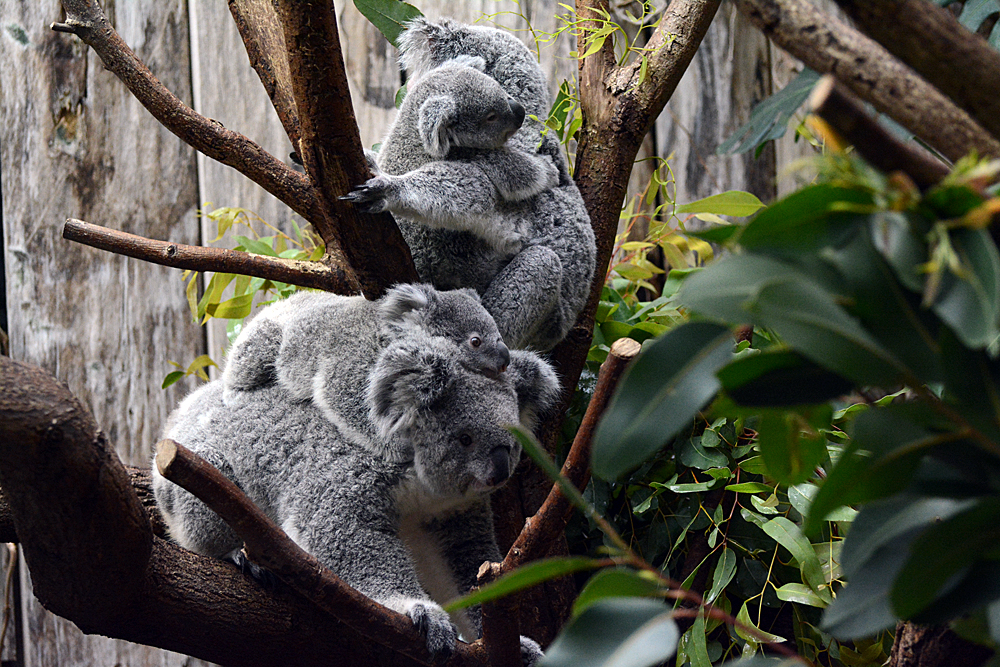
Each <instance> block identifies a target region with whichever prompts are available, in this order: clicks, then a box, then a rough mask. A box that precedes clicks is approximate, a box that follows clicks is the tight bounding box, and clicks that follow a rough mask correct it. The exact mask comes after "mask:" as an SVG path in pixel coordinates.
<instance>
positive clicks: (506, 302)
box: [347, 19, 596, 351]
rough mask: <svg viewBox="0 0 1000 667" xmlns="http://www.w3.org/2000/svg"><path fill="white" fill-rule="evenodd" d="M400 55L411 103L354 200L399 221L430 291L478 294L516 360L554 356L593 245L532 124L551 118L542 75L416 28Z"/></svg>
mask: <svg viewBox="0 0 1000 667" xmlns="http://www.w3.org/2000/svg"><path fill="white" fill-rule="evenodd" d="M399 43H400V53H401V55H400V61H401V63H402V65H403V67H404V68H405V69H406V70H407V74H408V76H409V84H408V89H409V90H408V93H407V96H406V99H405V100H404V102H403V105H402V106H401V107H400V110H399V113H398V115H397V117H396V120H395V122H394V123H393V125H392V127H391V129H390V131H389V133H388V135H387V136H386V138H385V140H384V141H383V142H382V147H381V150H380V151H379V153H378V155H377V156H374V160H375V162H376V164H377V167H378V173H377V175H376V176H375V177H374V178H372V179H370V180H369V181H367V182H366V183H365V184H363V185H362V186H361V187H360V188H358V189H356V190H355V191H354V192H352V193H351V194H349V195H347V199H349V200H352V201H354V202H355V205H358V206H361V207H363V208H366V209H367V210H372V211H375V210H388V211H390V212H392V213H393V214H394V215H395V216H396V220H397V222H398V223H399V227H400V230H401V231H402V233H403V236H404V238H405V239H406V242H407V244H408V245H409V246H410V250H411V251H412V254H413V259H414V262H415V264H416V267H417V273H418V274H419V275H420V277H421V279H422V280H425V281H427V282H430V283H431V284H433V285H434V286H435V287H437V288H438V289H453V288H459V287H470V288H473V289H475V290H476V291H477V292H478V293H479V294H480V295H481V297H482V303H483V306H485V308H486V310H488V311H489V312H490V314H492V315H493V317H494V319H495V320H496V322H497V326H498V327H499V329H500V332H501V334H502V335H503V339H504V342H505V343H506V344H507V345H508V347H511V348H522V349H523V348H531V349H535V350H539V351H546V350H549V349H551V348H552V347H554V346H555V345H556V344H557V343H558V342H559V341H560V340H562V339H563V338H564V337H565V336H566V334H567V333H568V332H569V329H570V327H572V325H573V323H574V322H575V321H576V317H577V315H578V314H579V312H580V310H581V309H582V308H583V306H584V304H585V303H586V300H587V297H588V295H589V291H590V283H591V280H592V278H593V274H594V268H595V256H596V242H595V239H594V232H593V229H592V228H591V225H590V217H589V215H588V213H587V209H586V207H585V206H584V204H583V199H582V197H581V196H580V192H579V190H578V189H577V187H576V185H575V184H574V183H573V180H572V178H571V177H570V175H569V170H568V168H567V164H566V159H565V156H564V155H563V153H562V150H561V147H560V146H559V143H558V141H557V140H556V139H555V138H554V137H552V136H551V135H549V134H543V132H542V130H543V126H542V124H541V122H539V121H537V120H534V119H533V118H531V116H534V117H535V118H544V117H545V115H546V114H547V113H548V108H549V105H550V102H549V93H548V86H547V83H546V81H545V75H544V74H543V73H542V70H541V68H540V67H539V66H538V63H537V62H536V60H535V57H534V56H533V55H532V53H531V51H529V50H528V48H527V47H526V46H524V45H523V44H522V43H521V42H520V41H519V40H518V39H517V38H516V37H514V36H513V35H510V34H508V33H506V32H503V31H501V30H497V29H495V28H487V27H478V26H467V25H463V24H460V23H457V22H454V21H451V20H447V19H445V20H442V21H440V22H438V23H434V22H431V21H427V20H425V19H417V20H415V21H412V22H410V23H409V24H407V29H406V30H405V31H404V32H403V34H402V35H401V37H400V40H399ZM484 79H491V80H492V81H493V82H495V83H496V86H492V85H490V84H488V83H487V82H486V81H484ZM505 95H506V97H507V99H508V101H507V102H506V106H507V107H509V108H510V109H511V111H510V112H509V113H507V112H506V111H505V110H504V109H503V106H504V96H505ZM437 100H447V101H440V102H438V101H437ZM509 100H514V102H511V101H509ZM515 104H516V106H515ZM425 106H427V110H426V111H425V110H424V107H425ZM439 106H440V107H443V108H445V109H446V110H447V113H445V114H444V118H445V120H444V122H443V123H442V122H438V120H437V119H438V118H440V117H441V116H440V115H437V114H436V112H437V109H438V107H439ZM432 112H434V113H432ZM522 113H523V114H524V117H523V118H522V119H521V120H520V121H518V118H519V117H521V115H522ZM494 114H495V120H494V121H493V122H492V123H491V122H490V121H489V119H490V118H491V117H492V116H493V115H494ZM513 121H517V125H518V127H516V128H514V129H515V130H516V131H514V132H513V133H512V134H510V132H511V123H512V122H513ZM505 135H506V137H505ZM501 138H506V143H503V144H499V145H498V144H497V143H496V142H497V141H498V140H499V139H501ZM553 169H554V171H553Z"/></svg>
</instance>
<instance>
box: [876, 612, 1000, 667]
mask: <svg viewBox="0 0 1000 667" xmlns="http://www.w3.org/2000/svg"><path fill="white" fill-rule="evenodd" d="M992 655H993V651H992V650H990V649H989V648H987V647H985V646H980V645H978V644H973V643H971V642H968V641H966V640H964V639H962V638H961V637H959V636H958V635H956V634H955V633H954V632H952V631H951V630H949V629H948V628H947V627H946V626H941V625H932V626H924V625H917V624H916V623H910V622H908V621H900V622H899V623H897V624H896V639H895V641H894V642H893V644H892V652H891V653H890V655H889V665H888V667H980V665H983V664H985V663H986V661H987V660H989V658H990V657H991V656H992Z"/></svg>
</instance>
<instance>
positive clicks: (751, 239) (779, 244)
mask: <svg viewBox="0 0 1000 667" xmlns="http://www.w3.org/2000/svg"><path fill="white" fill-rule="evenodd" d="M871 204H872V198H871V194H869V193H868V192H865V191H863V190H858V189H855V188H844V187H840V186H836V185H830V184H821V185H812V186H809V187H806V188H803V189H801V190H799V191H798V192H795V193H793V194H790V195H788V196H787V197H785V198H784V199H781V200H780V201H778V202H776V203H774V204H773V205H771V206H769V207H768V208H766V209H764V210H763V211H761V212H760V214H759V215H757V217H755V218H754V219H753V220H751V221H750V222H749V223H747V225H746V227H744V228H743V232H742V233H741V234H740V236H739V243H740V245H741V246H743V247H744V248H745V249H747V250H771V251H780V252H784V251H798V252H801V251H808V250H816V249H818V248H821V247H823V246H827V245H842V244H843V243H844V242H846V241H847V240H848V239H849V238H850V237H851V236H852V235H854V234H856V233H857V232H858V230H859V229H861V225H862V223H864V222H865V221H866V219H865V217H864V216H862V215H859V214H858V213H857V212H856V211H857V210H858V209H866V208H868V207H870V206H871Z"/></svg>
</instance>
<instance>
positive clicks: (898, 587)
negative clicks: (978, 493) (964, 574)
mask: <svg viewBox="0 0 1000 667" xmlns="http://www.w3.org/2000/svg"><path fill="white" fill-rule="evenodd" d="M998 556H1000V499H997V498H982V499H980V500H979V501H978V502H977V503H976V504H975V505H974V506H973V507H971V508H969V509H967V510H965V511H963V512H961V513H960V514H957V515H955V516H953V517H951V518H950V519H947V520H945V521H942V522H939V523H935V524H933V525H931V526H930V527H929V528H928V529H927V530H926V531H924V532H923V533H922V534H921V535H920V536H919V537H918V538H917V539H916V541H915V542H914V543H913V547H912V549H910V557H909V558H908V559H907V561H906V563H905V564H904V565H903V567H902V569H901V570H900V572H899V574H898V575H897V577H896V580H895V583H894V584H893V586H892V592H891V600H892V607H893V609H894V610H895V612H896V613H897V614H898V615H899V616H901V617H903V618H910V617H912V616H914V615H916V614H918V613H920V612H921V611H923V610H924V609H925V608H926V607H927V606H928V605H930V604H931V603H932V602H934V599H935V598H936V597H937V596H938V594H939V593H940V592H941V590H942V588H943V587H944V586H945V585H946V584H947V583H948V581H949V580H950V579H951V578H952V577H953V576H955V575H957V574H958V573H959V572H961V571H962V570H964V569H965V568H967V567H969V566H970V565H972V564H973V563H974V562H975V561H976V560H978V559H980V558H989V559H996V558H997V557H998Z"/></svg>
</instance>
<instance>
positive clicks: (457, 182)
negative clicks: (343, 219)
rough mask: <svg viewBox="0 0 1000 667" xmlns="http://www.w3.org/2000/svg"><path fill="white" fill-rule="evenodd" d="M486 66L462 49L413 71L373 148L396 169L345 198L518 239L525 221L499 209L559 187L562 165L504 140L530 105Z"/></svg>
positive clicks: (494, 242) (427, 221)
mask: <svg viewBox="0 0 1000 667" xmlns="http://www.w3.org/2000/svg"><path fill="white" fill-rule="evenodd" d="M485 66H486V63H485V61H484V60H483V59H482V58H480V57H478V56H469V55H465V56H459V57H457V58H454V59H452V60H449V61H448V62H446V63H444V64H442V65H440V66H439V67H436V68H435V69H433V70H431V71H429V72H428V73H426V74H424V75H423V76H421V77H420V78H418V79H416V80H414V81H412V82H411V83H410V86H409V90H408V91H407V94H406V99H404V100H403V104H402V106H401V107H400V109H399V114H398V115H397V116H396V121H395V123H394V124H393V126H392V128H391V129H390V130H389V135H388V137H387V139H386V140H385V142H383V144H382V150H381V151H380V153H379V154H378V155H377V156H376V157H375V158H374V159H375V161H376V162H377V163H378V164H379V165H392V170H391V171H392V173H387V172H385V171H382V172H377V174H378V175H376V176H375V177H374V178H372V179H369V180H368V181H367V182H366V183H365V184H364V185H362V186H360V187H358V188H357V189H356V190H354V191H353V192H351V193H349V194H348V195H346V196H344V197H343V199H346V200H349V201H351V202H353V203H354V205H355V206H356V207H358V208H360V209H361V210H364V211H368V212H380V211H386V210H387V211H390V212H391V213H392V214H393V215H395V216H402V217H404V218H408V219H410V220H412V221H415V222H419V223H421V224H424V225H428V226H430V227H435V228H442V229H452V230H458V231H468V232H470V233H472V234H475V235H476V236H478V237H480V238H482V239H483V240H485V241H486V242H487V243H489V244H490V245H491V246H492V247H494V248H495V249H496V250H497V251H500V252H509V251H511V250H514V249H519V247H520V242H521V240H522V237H523V235H524V232H525V230H524V229H523V228H522V227H523V225H518V224H517V222H518V221H517V220H516V219H513V218H511V217H510V216H508V215H504V214H503V213H502V212H501V210H500V209H502V207H503V205H504V204H505V203H507V202H516V201H522V200H525V199H528V198H530V197H533V196H535V195H537V194H538V193H540V192H542V191H544V190H548V189H550V188H553V187H555V186H556V185H558V184H559V170H558V169H557V167H556V164H555V163H554V162H553V160H552V159H551V158H550V157H548V156H546V155H540V154H538V153H530V152H526V151H523V150H518V149H514V148H510V147H508V146H507V145H506V144H507V140H508V139H510V138H511V137H512V136H513V135H514V134H515V133H516V132H517V131H518V129H519V128H520V127H521V125H522V124H523V123H524V118H525V112H524V107H523V106H521V103H520V102H518V101H517V100H515V99H514V98H512V97H510V96H508V95H507V93H506V91H504V89H503V88H502V87H501V86H500V84H499V83H497V81H496V80H495V79H493V78H492V77H489V76H487V75H486V74H484V73H483V71H482V70H483V68H484V67H485Z"/></svg>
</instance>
